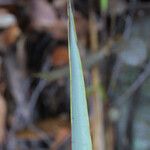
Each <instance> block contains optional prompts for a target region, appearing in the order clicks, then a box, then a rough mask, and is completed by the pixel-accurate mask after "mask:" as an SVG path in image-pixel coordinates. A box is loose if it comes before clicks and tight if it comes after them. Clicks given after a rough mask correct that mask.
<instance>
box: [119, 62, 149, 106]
mask: <svg viewBox="0 0 150 150" xmlns="http://www.w3.org/2000/svg"><path fill="white" fill-rule="evenodd" d="M149 76H150V62H148V64H147V65H146V67H145V70H144V72H143V73H141V74H140V75H139V77H138V78H137V79H136V81H135V82H134V83H133V84H132V85H131V86H130V87H129V88H128V90H127V91H126V92H125V93H123V94H122V95H121V96H119V97H118V98H117V100H116V102H117V106H118V107H120V106H121V105H123V104H124V103H125V100H126V99H128V98H129V97H130V96H132V95H133V93H134V92H135V91H136V90H137V89H138V88H139V87H140V86H141V85H142V84H143V83H144V81H145V80H146V79H147V78H148V77H149Z"/></svg>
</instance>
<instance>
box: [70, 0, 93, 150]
mask: <svg viewBox="0 0 150 150" xmlns="http://www.w3.org/2000/svg"><path fill="white" fill-rule="evenodd" d="M68 14H69V31H68V46H69V64H70V92H71V126H72V150H92V144H91V136H90V128H89V117H88V111H87V101H86V94H85V85H84V78H83V71H82V65H81V60H80V55H79V50H78V46H77V38H76V31H75V24H74V17H73V13H72V8H71V2H70V1H69V2H68Z"/></svg>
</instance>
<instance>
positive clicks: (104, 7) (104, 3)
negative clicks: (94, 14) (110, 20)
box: [100, 0, 108, 12]
mask: <svg viewBox="0 0 150 150" xmlns="http://www.w3.org/2000/svg"><path fill="white" fill-rule="evenodd" d="M100 6H101V11H102V12H106V11H107V9H108V0H100Z"/></svg>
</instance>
